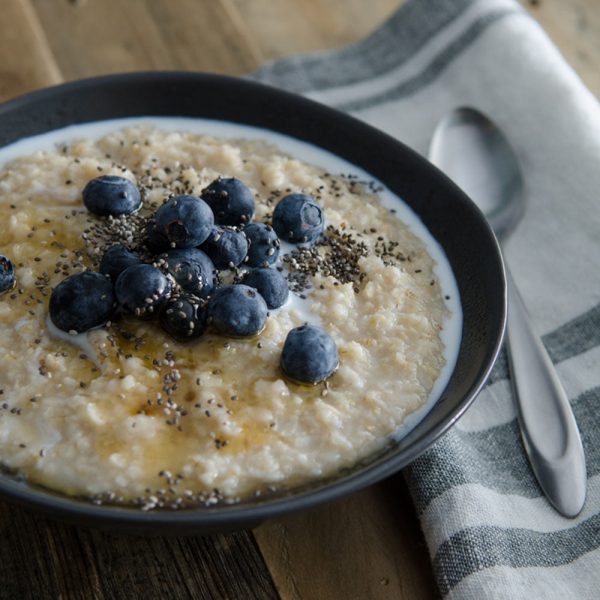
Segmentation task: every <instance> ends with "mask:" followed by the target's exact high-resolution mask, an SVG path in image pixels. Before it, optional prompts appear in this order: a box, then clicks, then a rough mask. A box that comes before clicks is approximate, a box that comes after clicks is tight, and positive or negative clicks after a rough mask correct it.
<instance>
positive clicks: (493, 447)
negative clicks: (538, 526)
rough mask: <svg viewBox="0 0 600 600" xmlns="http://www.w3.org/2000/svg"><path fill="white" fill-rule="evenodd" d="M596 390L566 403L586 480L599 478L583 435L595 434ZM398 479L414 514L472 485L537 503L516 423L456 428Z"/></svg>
mask: <svg viewBox="0 0 600 600" xmlns="http://www.w3.org/2000/svg"><path fill="white" fill-rule="evenodd" d="M599 403H600V386H598V387H595V388H592V389H590V390H587V391H586V392H584V393H583V394H580V395H579V396H578V397H577V398H576V399H574V400H573V401H572V403H571V404H572V406H573V412H574V414H575V418H576V419H577V423H578V424H579V428H580V430H581V432H582V441H583V447H584V451H585V455H586V461H587V470H588V477H591V476H593V475H597V474H598V473H600V444H598V443H597V441H596V439H595V438H594V439H592V438H591V437H590V434H589V433H588V434H586V432H590V433H593V432H596V431H600V410H598V406H599ZM404 474H405V476H406V479H407V481H408V484H409V486H410V488H411V492H412V497H413V500H414V502H415V506H416V509H417V513H418V514H419V515H422V514H423V512H424V511H425V510H426V508H427V507H428V506H429V504H430V502H432V500H434V499H435V498H437V497H438V496H440V495H441V494H443V493H445V492H447V491H448V490H450V489H452V488H453V487H455V486H459V485H464V484H470V483H477V484H480V485H482V486H485V487H487V488H490V489H493V490H495V491H497V492H499V493H502V494H515V495H519V496H523V497H526V498H537V497H540V496H541V495H542V491H541V489H540V487H539V485H538V483H537V481H536V479H535V477H534V475H533V473H532V471H531V468H530V466H529V463H528V462H527V459H526V457H525V454H524V451H523V446H522V444H521V438H520V434H519V427H518V424H517V421H516V419H513V420H512V421H511V422H509V423H504V424H502V425H498V426H496V427H490V428H489V429H486V430H484V431H461V430H460V429H457V428H456V427H455V428H453V429H452V430H451V431H449V432H448V433H446V435H444V437H442V438H441V439H440V440H438V441H437V442H436V443H435V445H434V446H433V447H432V448H431V449H430V450H428V451H426V452H425V453H424V454H422V455H421V456H420V457H419V458H417V459H416V460H415V461H414V462H413V463H412V464H411V465H410V466H409V467H408V468H407V469H405V471H404Z"/></svg>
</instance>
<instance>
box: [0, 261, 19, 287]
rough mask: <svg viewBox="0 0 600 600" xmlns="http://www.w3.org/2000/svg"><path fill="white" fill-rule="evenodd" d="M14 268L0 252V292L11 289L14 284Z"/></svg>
mask: <svg viewBox="0 0 600 600" xmlns="http://www.w3.org/2000/svg"><path fill="white" fill-rule="evenodd" d="M15 281H16V278H15V268H14V266H13V264H12V262H11V261H10V259H9V258H7V257H6V256H2V254H0V294H3V293H4V292H8V290H12V289H13V287H14V286H15Z"/></svg>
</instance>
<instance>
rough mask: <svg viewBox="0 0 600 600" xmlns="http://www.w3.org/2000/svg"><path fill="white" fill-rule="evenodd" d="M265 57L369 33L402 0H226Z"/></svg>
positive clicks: (341, 42)
mask: <svg viewBox="0 0 600 600" xmlns="http://www.w3.org/2000/svg"><path fill="white" fill-rule="evenodd" d="M226 1H227V2H230V3H231V4H232V5H234V6H235V8H236V9H237V11H239V13H240V15H241V19H242V20H243V22H244V24H245V27H246V29H247V30H248V32H249V33H250V34H251V36H252V37H253V38H254V39H255V40H256V43H257V44H258V46H259V48H260V51H261V52H262V54H263V55H264V56H265V57H266V58H268V59H273V58H279V57H282V56H289V55H290V54H294V53H298V52H310V51H314V50H325V49H330V48H338V47H340V46H342V45H344V44H349V43H351V42H354V41H356V40H358V39H360V38H362V37H363V36H365V35H367V34H369V33H370V32H371V31H372V30H373V29H375V28H376V27H377V26H378V25H379V24H380V23H382V22H383V21H384V20H385V19H386V18H387V17H388V16H389V15H390V14H392V12H394V10H396V9H397V8H398V7H399V6H400V5H401V4H402V3H403V2H404V0H372V1H369V2H365V0H277V1H276V2H273V0H252V1H248V0H226Z"/></svg>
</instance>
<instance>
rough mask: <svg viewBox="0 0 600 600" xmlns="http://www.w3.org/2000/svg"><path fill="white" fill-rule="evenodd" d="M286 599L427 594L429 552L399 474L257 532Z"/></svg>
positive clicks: (390, 599) (388, 598)
mask: <svg viewBox="0 0 600 600" xmlns="http://www.w3.org/2000/svg"><path fill="white" fill-rule="evenodd" d="M254 534H255V536H256V539H257V540H258V543H259V545H260V547H261V550H262V552H263V556H264V557H265V560H266V562H267V565H268V566H269V569H270V571H271V574H272V576H273V579H274V581H275V584H276V585H277V588H278V590H279V593H280V594H281V596H282V597H283V598H285V599H286V600H287V599H294V600H296V599H302V598H327V599H331V600H337V599H339V600H345V599H346V598H368V599H369V600H414V599H415V598H418V599H419V600H428V599H433V598H435V597H436V593H437V592H436V588H435V584H434V579H433V572H432V570H431V564H430V561H429V555H428V553H427V548H426V545H425V540H424V538H423V534H422V532H421V530H420V528H419V522H418V519H417V516H416V514H415V510H414V507H413V504H412V501H411V499H410V495H409V493H408V489H407V487H406V484H405V482H404V480H403V478H402V476H401V475H397V476H394V477H392V478H390V479H388V480H386V481H384V482H382V483H380V484H378V485H375V486H372V487H370V488H367V489H365V490H362V491H361V492H358V493H356V494H353V495H352V496H349V497H347V498H343V499H341V500H338V501H336V502H333V503H331V504H328V505H325V506H322V507H318V508H316V509H313V510H311V511H307V512H304V513H300V514H295V515H290V516H288V517H285V518H283V519H278V520H276V521H272V522H268V523H265V524H264V525H262V526H261V527H259V528H258V529H256V530H255V532H254Z"/></svg>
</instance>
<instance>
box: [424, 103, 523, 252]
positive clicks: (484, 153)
mask: <svg viewBox="0 0 600 600" xmlns="http://www.w3.org/2000/svg"><path fill="white" fill-rule="evenodd" d="M429 159H430V161H431V162H432V163H433V164H434V165H435V166H436V167H438V168H439V169H441V170H442V171H444V172H445V173H446V174H451V178H452V179H453V180H454V182H455V183H456V184H458V186H459V187H461V188H462V189H463V190H465V191H467V193H468V194H469V195H470V196H471V198H472V199H473V200H474V201H475V203H476V204H477V206H479V208H480V209H481V210H482V211H483V213H484V214H485V216H486V218H487V220H488V222H489V224H490V225H491V226H492V229H493V230H494V233H495V234H496V236H497V237H498V239H499V240H504V239H506V237H508V235H509V234H510V233H511V232H512V231H513V230H514V229H515V227H516V226H517V225H518V223H519V221H520V220H521V218H522V217H523V215H524V213H525V193H524V182H523V176H522V174H521V169H520V167H519V163H518V161H517V158H516V155H515V153H514V151H513V149H512V148H511V146H510V144H509V143H508V140H507V139H506V137H505V136H504V134H503V133H502V132H501V131H500V129H498V127H496V125H495V124H494V123H492V121H490V119H488V117H486V116H485V115H484V114H482V113H481V112H479V111H478V110H476V109H474V108H470V107H461V108H458V109H456V110H454V111H452V112H451V113H449V114H447V115H446V116H445V117H443V118H442V120H441V121H440V122H439V124H438V126H437V127H436V130H435V132H434V134H433V138H432V140H431V145H430V150H429Z"/></svg>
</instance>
